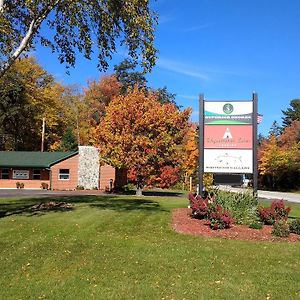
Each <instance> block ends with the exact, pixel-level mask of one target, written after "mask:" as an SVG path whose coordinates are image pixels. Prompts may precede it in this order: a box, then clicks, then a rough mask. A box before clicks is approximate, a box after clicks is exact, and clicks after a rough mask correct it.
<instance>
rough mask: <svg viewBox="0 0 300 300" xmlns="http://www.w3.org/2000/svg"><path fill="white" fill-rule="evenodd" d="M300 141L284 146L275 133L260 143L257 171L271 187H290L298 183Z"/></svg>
mask: <svg viewBox="0 0 300 300" xmlns="http://www.w3.org/2000/svg"><path fill="white" fill-rule="evenodd" d="M299 151H300V143H299V142H298V143H292V144H290V145H289V146H287V147H285V146H283V145H280V143H279V140H278V139H277V138H276V137H275V135H271V136H270V138H269V139H268V140H265V141H264V142H263V143H262V146H261V148H260V150H259V155H258V157H259V173H260V175H261V176H263V180H264V179H265V185H266V186H267V187H269V188H272V189H280V188H284V189H291V188H293V187H296V186H297V185H298V184H299V167H300V155H299V153H300V152H299Z"/></svg>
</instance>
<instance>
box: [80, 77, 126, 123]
mask: <svg viewBox="0 0 300 300" xmlns="http://www.w3.org/2000/svg"><path fill="white" fill-rule="evenodd" d="M120 90H121V84H120V82H119V81H118V80H117V78H116V76H114V75H112V76H103V77H102V78H101V79H100V80H99V81H96V80H92V81H89V82H88V87H87V88H86V89H85V90H84V101H85V103H86V105H87V109H88V111H89V120H90V126H96V125H98V124H99V123H100V121H101V119H102V118H103V116H104V115H105V111H106V107H107V106H108V104H109V103H110V102H111V100H112V99H113V97H116V96H118V95H119V94H120Z"/></svg>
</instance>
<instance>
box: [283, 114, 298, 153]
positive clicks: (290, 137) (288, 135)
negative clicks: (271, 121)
mask: <svg viewBox="0 0 300 300" xmlns="http://www.w3.org/2000/svg"><path fill="white" fill-rule="evenodd" d="M279 141H280V143H281V145H282V146H285V147H290V146H294V144H295V143H299V142H300V120H295V121H292V122H291V124H290V125H289V126H288V127H285V128H284V130H283V132H282V134H281V136H280V138H279Z"/></svg>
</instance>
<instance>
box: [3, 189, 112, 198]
mask: <svg viewBox="0 0 300 300" xmlns="http://www.w3.org/2000/svg"><path fill="white" fill-rule="evenodd" d="M100 194H101V195H107V194H104V193H103V192H100V191H97V190H95V191H93V190H85V191H48V190H40V189H38V190H27V189H0V198H28V197H58V196H80V195H100Z"/></svg>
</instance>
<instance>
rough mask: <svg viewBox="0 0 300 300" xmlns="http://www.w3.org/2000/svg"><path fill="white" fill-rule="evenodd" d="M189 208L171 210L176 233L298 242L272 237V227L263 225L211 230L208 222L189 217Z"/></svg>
mask: <svg viewBox="0 0 300 300" xmlns="http://www.w3.org/2000/svg"><path fill="white" fill-rule="evenodd" d="M191 213H192V210H191V209H190V208H178V209H175V210H173V214H172V227H173V229H174V230H175V231H176V232H179V233H185V234H191V235H198V236H205V237H219V238H225V239H233V240H245V241H270V242H274V241H276V242H279V241H281V242H299V241H300V236H299V235H297V234H294V233H291V234H290V235H289V237H288V238H279V237H274V236H273V235H272V233H271V232H272V226H269V225H264V226H263V228H262V229H252V228H249V227H248V226H246V225H235V224H233V225H232V227H231V228H229V229H222V230H212V229H211V228H210V226H209V225H210V223H209V220H198V219H193V218H192V217H191Z"/></svg>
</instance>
